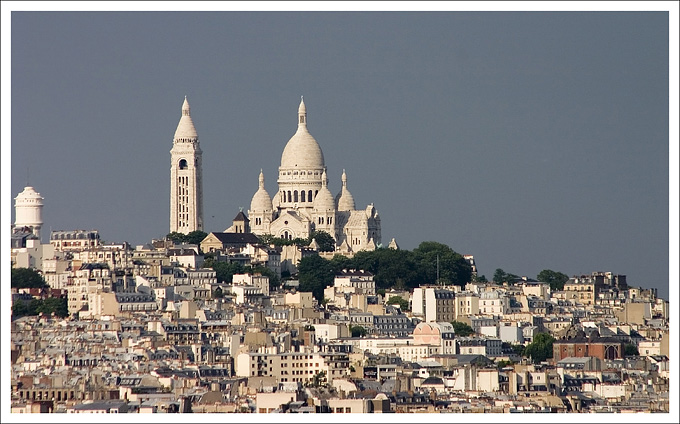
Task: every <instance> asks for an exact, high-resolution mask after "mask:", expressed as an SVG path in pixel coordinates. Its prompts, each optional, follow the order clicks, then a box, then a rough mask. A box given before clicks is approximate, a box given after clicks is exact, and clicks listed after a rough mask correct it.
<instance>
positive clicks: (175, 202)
mask: <svg viewBox="0 0 680 424" xmlns="http://www.w3.org/2000/svg"><path fill="white" fill-rule="evenodd" d="M202 155H203V152H202V151H201V146H200V145H199V143H198V133H197V132H196V128H195V127H194V122H193V120H192V119H191V109H190V108H189V102H188V101H187V98H186V96H184V104H182V116H181V117H180V119H179V124H178V125H177V130H176V131H175V137H174V138H173V144H172V149H171V150H170V157H171V158H170V162H171V165H170V232H179V233H184V234H188V233H190V232H192V231H197V230H198V231H203V171H202Z"/></svg>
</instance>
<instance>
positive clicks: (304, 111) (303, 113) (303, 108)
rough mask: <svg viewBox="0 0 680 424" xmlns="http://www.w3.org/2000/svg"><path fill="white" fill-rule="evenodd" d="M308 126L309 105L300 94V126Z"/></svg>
mask: <svg viewBox="0 0 680 424" xmlns="http://www.w3.org/2000/svg"><path fill="white" fill-rule="evenodd" d="M306 126H307V107H306V106H305V100H304V98H303V96H300V107H298V127H306Z"/></svg>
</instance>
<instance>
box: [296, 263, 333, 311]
mask: <svg viewBox="0 0 680 424" xmlns="http://www.w3.org/2000/svg"><path fill="white" fill-rule="evenodd" d="M297 268H298V279H299V281H300V291H303V292H312V294H313V295H314V297H315V298H316V299H317V300H318V301H319V303H321V302H322V301H323V291H324V289H325V288H326V287H327V286H330V285H331V284H333V281H334V280H335V273H334V272H333V270H332V268H331V266H330V261H328V260H326V259H324V258H322V257H321V256H319V255H311V256H306V257H304V258H302V259H301V260H300V262H299V263H298V266H297Z"/></svg>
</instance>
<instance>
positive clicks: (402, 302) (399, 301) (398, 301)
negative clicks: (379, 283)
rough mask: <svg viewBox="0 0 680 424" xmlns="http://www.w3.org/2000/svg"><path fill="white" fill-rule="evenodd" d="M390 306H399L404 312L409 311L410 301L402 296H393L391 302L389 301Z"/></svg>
mask: <svg viewBox="0 0 680 424" xmlns="http://www.w3.org/2000/svg"><path fill="white" fill-rule="evenodd" d="M387 304H388V305H398V306H399V309H401V311H402V312H405V311H408V310H409V308H408V300H406V299H404V298H402V297H400V296H392V297H390V300H388V301H387Z"/></svg>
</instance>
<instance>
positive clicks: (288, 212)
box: [248, 101, 381, 254]
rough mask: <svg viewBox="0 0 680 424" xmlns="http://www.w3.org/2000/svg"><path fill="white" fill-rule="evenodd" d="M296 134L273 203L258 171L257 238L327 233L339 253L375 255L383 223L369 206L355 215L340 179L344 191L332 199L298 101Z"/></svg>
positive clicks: (253, 213)
mask: <svg viewBox="0 0 680 424" xmlns="http://www.w3.org/2000/svg"><path fill="white" fill-rule="evenodd" d="M297 125H298V126H297V131H296V132H295V134H294V135H293V136H292V137H291V138H290V140H289V141H288V143H287V144H286V147H285V148H284V149H283V154H282V155H281V166H280V167H279V173H278V185H279V188H278V191H277V192H276V194H275V195H274V196H273V197H272V196H270V195H269V193H268V192H267V190H266V189H265V187H264V174H263V173H262V171H260V176H259V188H258V190H257V192H256V193H255V195H254V196H253V198H252V201H251V204H250V210H249V211H248V216H249V218H250V229H251V231H252V232H253V233H255V234H272V235H274V236H276V237H281V238H285V239H294V238H307V237H309V235H310V234H311V233H312V232H313V231H321V230H322V231H325V232H327V233H329V234H330V235H331V236H333V238H334V239H335V242H336V249H337V250H339V251H340V252H343V253H347V254H351V253H352V252H356V251H359V250H373V249H375V248H376V246H377V245H379V244H380V243H381V230H380V217H379V215H378V212H377V210H376V209H375V207H374V206H373V205H372V204H370V205H368V206H367V207H366V208H365V209H356V207H355V203H354V198H353V197H352V194H351V193H350V192H349V189H348V188H347V174H346V173H345V172H344V171H343V173H342V188H341V190H340V192H339V193H338V195H337V196H335V197H333V194H332V193H331V191H330V189H329V187H328V176H327V170H326V165H325V162H324V156H323V152H322V151H321V147H320V146H319V144H318V143H317V141H316V139H315V138H314V137H313V136H312V135H311V134H310V133H309V131H308V129H307V108H306V106H305V103H304V101H300V107H299V108H298V122H297Z"/></svg>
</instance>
